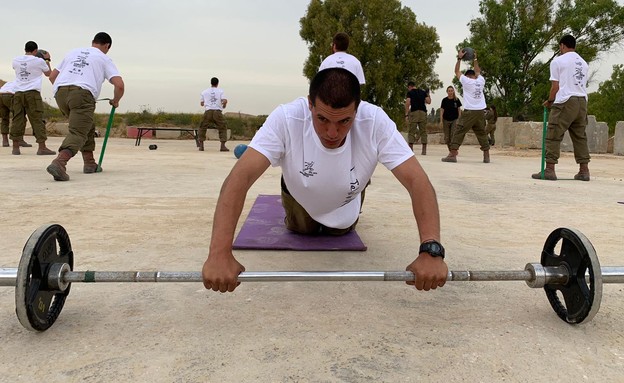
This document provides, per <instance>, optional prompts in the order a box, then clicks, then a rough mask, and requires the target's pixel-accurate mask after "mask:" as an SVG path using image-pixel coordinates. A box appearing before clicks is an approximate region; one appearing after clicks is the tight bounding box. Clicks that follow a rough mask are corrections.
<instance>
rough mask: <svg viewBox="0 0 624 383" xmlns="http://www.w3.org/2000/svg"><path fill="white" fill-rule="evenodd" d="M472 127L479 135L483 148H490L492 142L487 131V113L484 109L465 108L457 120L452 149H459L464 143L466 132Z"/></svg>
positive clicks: (478, 138) (476, 134)
mask: <svg viewBox="0 0 624 383" xmlns="http://www.w3.org/2000/svg"><path fill="white" fill-rule="evenodd" d="M470 129H472V131H473V132H474V133H475V136H477V140H478V141H479V145H481V150H483V151H485V150H490V143H489V142H488V139H487V133H485V113H484V112H483V111H482V110H464V111H463V112H462V115H461V116H460V117H459V120H458V121H457V129H456V130H455V133H454V134H453V138H452V139H451V146H450V149H451V150H458V149H459V147H460V146H461V144H463V143H464V138H465V137H466V133H468V132H469V131H470Z"/></svg>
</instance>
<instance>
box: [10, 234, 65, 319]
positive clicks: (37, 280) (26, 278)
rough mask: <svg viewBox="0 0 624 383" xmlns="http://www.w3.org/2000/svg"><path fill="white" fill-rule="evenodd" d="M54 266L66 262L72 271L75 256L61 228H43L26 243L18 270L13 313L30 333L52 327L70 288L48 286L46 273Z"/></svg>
mask: <svg viewBox="0 0 624 383" xmlns="http://www.w3.org/2000/svg"><path fill="white" fill-rule="evenodd" d="M57 249H58V251H57ZM53 263H67V264H68V265H69V266H70V268H72V269H73V267H74V253H73V252H72V248H71V243H70V241H69V235H68V234H67V232H66V231H65V229H64V228H63V227H62V226H61V225H43V226H41V227H39V228H38V229H37V230H35V232H34V233H32V235H31V236H30V238H28V241H26V245H24V250H23V252H22V258H21V259H20V263H19V267H18V269H17V283H16V286H15V312H16V314H17V318H18V319H19V321H20V323H21V324H22V326H24V327H25V328H26V329H28V330H30V331H45V330H47V329H48V328H49V327H50V326H52V325H53V324H54V322H55V321H56V319H57V318H58V316H59V314H60V313H61V310H62V309H63V305H64V304H65V299H66V298H67V295H69V290H70V287H71V286H68V287H67V289H65V291H59V290H54V289H51V288H49V287H48V271H49V268H50V265H52V264H53Z"/></svg>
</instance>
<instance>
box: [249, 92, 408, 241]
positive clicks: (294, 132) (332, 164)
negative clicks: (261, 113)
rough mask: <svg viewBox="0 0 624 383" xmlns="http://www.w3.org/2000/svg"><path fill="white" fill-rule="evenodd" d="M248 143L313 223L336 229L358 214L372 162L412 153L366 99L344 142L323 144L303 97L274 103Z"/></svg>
mask: <svg viewBox="0 0 624 383" xmlns="http://www.w3.org/2000/svg"><path fill="white" fill-rule="evenodd" d="M249 146H251V147H252V148H254V149H255V150H257V151H259V152H260V153H262V155H264V156H265V157H266V158H267V159H268V160H269V161H270V162H271V165H272V166H281V168H282V173H283V176H284V182H285V183H286V187H287V188H288V191H289V192H290V194H291V195H292V196H293V197H294V198H295V199H296V200H297V202H299V204H301V206H303V207H304V208H305V210H306V211H307V212H308V213H309V214H310V216H311V217H312V218H313V219H314V220H315V221H317V222H320V223H321V224H323V225H325V226H327V227H331V228H336V229H344V228H348V227H349V226H351V225H353V223H354V222H355V221H356V219H357V218H358V216H359V213H360V205H361V202H360V193H361V192H362V190H363V189H364V187H365V186H366V184H367V183H368V181H369V180H370V178H371V176H372V175H373V172H374V171H375V168H376V167H377V163H381V164H383V165H384V166H385V167H386V168H387V169H389V170H392V169H394V168H395V167H397V166H399V165H400V164H402V163H403V162H405V161H407V160H408V159H409V158H411V157H412V156H413V155H414V153H413V152H412V151H411V150H410V149H409V147H408V146H407V143H406V141H405V139H404V138H403V136H402V135H401V133H399V131H398V130H397V128H396V125H395V124H394V122H393V121H392V120H391V119H390V118H389V117H388V115H387V114H386V113H385V112H384V111H383V110H382V109H381V108H379V107H377V106H375V105H372V104H369V103H367V102H365V101H362V102H361V103H360V105H359V107H358V110H357V113H356V116H355V121H354V122H353V125H352V127H351V130H350V131H349V133H348V134H347V137H346V139H345V143H344V144H343V145H342V146H341V147H339V148H336V149H327V148H325V147H324V146H323V144H321V142H320V139H319V138H318V136H317V134H316V132H315V131H314V126H313V125H312V114H311V112H310V109H309V107H308V100H307V98H303V97H302V98H298V99H297V100H295V101H293V102H291V103H289V104H285V105H280V106H279V107H277V108H276V109H275V110H274V111H273V112H272V113H271V114H270V115H269V117H268V118H267V120H266V121H265V123H264V125H262V127H261V128H260V129H259V130H258V132H256V135H255V136H254V138H253V139H252V141H251V143H250V144H249Z"/></svg>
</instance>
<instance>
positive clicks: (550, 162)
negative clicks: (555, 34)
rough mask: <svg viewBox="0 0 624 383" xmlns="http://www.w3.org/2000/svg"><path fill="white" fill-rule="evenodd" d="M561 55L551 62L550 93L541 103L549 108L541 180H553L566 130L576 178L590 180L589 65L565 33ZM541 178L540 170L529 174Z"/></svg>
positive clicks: (574, 40)
mask: <svg viewBox="0 0 624 383" xmlns="http://www.w3.org/2000/svg"><path fill="white" fill-rule="evenodd" d="M559 50H560V52H561V54H560V55H559V56H558V57H556V58H555V59H554V60H553V61H552V62H551V63H550V81H551V86H550V94H549V97H548V100H546V101H545V102H544V106H545V107H548V108H550V115H549V116H548V128H547V131H546V145H545V146H546V148H545V149H546V156H545V157H546V158H545V159H546V168H545V169H544V179H547V180H550V181H556V180H557V175H556V173H555V165H556V164H557V163H558V162H559V156H560V155H561V141H562V140H563V136H564V134H565V132H566V131H567V132H568V133H569V134H570V139H571V140H572V146H573V147H574V159H575V160H576V163H577V164H579V172H578V173H577V174H576V175H575V176H574V179H575V180H579V181H589V165H588V164H589V160H590V155H589V147H588V145H587V134H586V133H585V127H586V126H587V88H586V87H587V79H588V78H589V77H588V72H589V66H588V65H587V62H586V61H585V60H583V58H582V57H581V56H579V54H578V53H576V52H575V50H576V39H575V38H574V37H573V36H571V35H565V36H563V37H562V38H561V40H559ZM531 177H532V178H535V179H541V178H542V172H537V173H535V174H532V175H531Z"/></svg>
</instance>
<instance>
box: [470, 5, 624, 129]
mask: <svg viewBox="0 0 624 383" xmlns="http://www.w3.org/2000/svg"><path fill="white" fill-rule="evenodd" d="M479 11H480V13H481V17H479V18H476V19H473V20H471V21H470V23H469V24H468V26H469V29H470V37H469V38H467V39H465V40H464V41H463V42H462V43H460V44H459V45H458V49H459V48H461V47H466V46H470V47H472V48H474V49H476V50H477V52H478V58H479V65H480V67H481V70H482V73H483V75H484V77H485V78H486V90H485V93H486V97H487V99H488V101H495V102H496V104H497V107H498V108H499V114H501V115H507V116H512V117H514V119H516V120H525V119H538V120H541V114H542V110H543V107H542V106H541V104H542V102H543V101H544V100H545V99H546V98H547V97H548V91H549V89H550V81H549V75H550V70H549V65H550V62H551V61H552V60H553V59H554V58H555V57H556V56H557V55H558V54H559V44H558V42H559V39H560V38H561V36H563V35H564V34H566V33H569V34H571V35H573V36H574V37H576V39H577V47H576V50H577V52H578V53H579V54H580V55H581V56H583V58H584V59H585V60H586V61H587V62H588V63H591V62H592V61H594V60H595V59H596V58H597V57H598V56H599V55H600V53H603V52H607V51H610V50H614V49H616V48H617V46H618V45H621V43H622V40H623V38H624V35H623V32H624V7H622V6H619V5H618V4H617V2H616V1H614V0H594V1H587V0H576V1H574V0H481V1H480V3H479ZM590 68H591V65H590ZM590 77H591V76H590Z"/></svg>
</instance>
